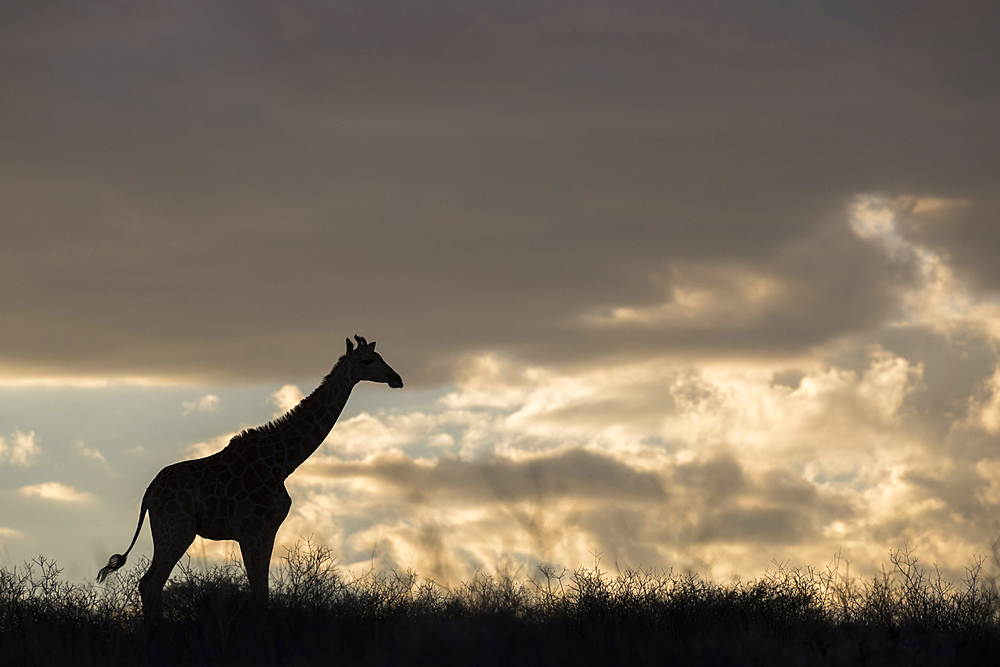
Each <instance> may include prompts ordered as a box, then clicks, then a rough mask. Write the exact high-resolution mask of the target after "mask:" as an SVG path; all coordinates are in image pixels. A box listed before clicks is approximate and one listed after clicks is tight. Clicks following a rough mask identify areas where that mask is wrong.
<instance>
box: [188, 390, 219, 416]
mask: <svg viewBox="0 0 1000 667" xmlns="http://www.w3.org/2000/svg"><path fill="white" fill-rule="evenodd" d="M181 405H183V406H184V411H183V412H182V413H181V414H183V415H189V414H191V413H192V412H215V411H216V410H218V408H219V397H218V396H216V395H215V394H205V395H204V396H202V397H201V398H199V399H198V400H197V401H183V402H182V403H181Z"/></svg>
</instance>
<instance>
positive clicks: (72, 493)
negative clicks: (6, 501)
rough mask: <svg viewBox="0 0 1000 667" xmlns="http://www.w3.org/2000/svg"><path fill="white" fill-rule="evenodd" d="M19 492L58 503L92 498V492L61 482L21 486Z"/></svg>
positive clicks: (84, 500)
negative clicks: (78, 489) (79, 489)
mask: <svg viewBox="0 0 1000 667" xmlns="http://www.w3.org/2000/svg"><path fill="white" fill-rule="evenodd" d="M20 493H21V495H23V496H25V497H27V498H42V499H44V500H54V501H56V502H60V503H84V502H87V501H89V500H90V499H91V498H93V494H91V493H88V492H86V491H77V490H76V489H74V488H73V487H72V486H68V485H66V484H63V483H61V482H42V483H41V484H31V485H28V486H22V487H21V489H20Z"/></svg>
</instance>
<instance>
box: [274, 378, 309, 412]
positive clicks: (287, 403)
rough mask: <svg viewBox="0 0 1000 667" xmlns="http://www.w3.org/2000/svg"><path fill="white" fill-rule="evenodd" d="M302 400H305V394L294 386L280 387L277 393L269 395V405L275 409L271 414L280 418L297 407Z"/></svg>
mask: <svg viewBox="0 0 1000 667" xmlns="http://www.w3.org/2000/svg"><path fill="white" fill-rule="evenodd" d="M303 398H305V394H303V393H302V390H301V389H299V388H298V387H297V386H295V385H294V384H285V385H282V386H281V388H280V389H279V390H278V391H276V392H274V393H273V394H271V403H272V404H273V405H274V407H275V411H274V412H273V413H272V414H273V415H274V416H275V417H280V416H281V415H283V414H285V413H286V412H288V411H289V410H291V409H292V408H294V407H295V406H296V405H298V404H299V401H301V400H302V399H303Z"/></svg>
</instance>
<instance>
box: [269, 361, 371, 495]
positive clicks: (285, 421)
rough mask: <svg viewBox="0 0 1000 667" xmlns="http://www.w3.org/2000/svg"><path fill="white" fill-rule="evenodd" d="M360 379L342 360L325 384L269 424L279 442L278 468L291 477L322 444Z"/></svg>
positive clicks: (285, 475) (272, 436) (273, 435)
mask: <svg viewBox="0 0 1000 667" xmlns="http://www.w3.org/2000/svg"><path fill="white" fill-rule="evenodd" d="M355 384H357V380H354V379H353V378H352V377H351V374H350V370H349V367H348V365H347V363H346V362H345V360H344V359H343V358H341V359H340V361H338V362H337V365H336V366H334V367H333V370H332V371H330V373H329V375H327V376H326V377H325V378H324V379H323V382H321V383H320V385H319V386H318V387H317V388H316V389H315V390H314V391H313V392H312V393H311V394H309V395H308V396H306V397H305V398H304V399H302V401H301V402H300V403H299V404H298V405H297V406H295V407H294V408H293V409H292V411H291V412H289V413H288V414H286V415H285V416H284V417H282V418H280V419H278V420H277V421H276V422H274V423H273V424H271V425H270V428H268V429H267V430H268V431H269V432H268V433H267V435H270V436H271V438H273V440H274V441H275V443H276V446H277V447H276V450H277V451H276V453H277V456H276V457H275V458H276V460H275V469H276V471H277V472H279V473H280V474H281V475H282V477H288V475H290V474H292V472H293V471H294V470H295V469H296V468H298V467H299V466H300V465H302V463H303V462H304V461H305V460H306V459H307V458H309V457H310V456H311V455H312V453H313V452H315V451H316V449H318V448H319V446H320V445H321V444H323V440H325V439H326V436H328V435H329V434H330V431H331V430H332V429H333V425H334V424H336V423H337V419H338V418H339V417H340V413H341V412H342V411H343V410H344V405H345V404H346V403H347V399H348V398H349V397H350V395H351V390H352V389H354V385H355Z"/></svg>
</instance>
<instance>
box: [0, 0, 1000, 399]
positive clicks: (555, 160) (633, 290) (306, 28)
mask: <svg viewBox="0 0 1000 667" xmlns="http://www.w3.org/2000/svg"><path fill="white" fill-rule="evenodd" d="M389 6H390V7H391V9H389V10H386V9H384V8H383V9H380V10H378V11H376V10H375V9H371V8H362V9H357V10H352V11H351V12H350V16H349V17H348V16H346V15H345V14H344V13H343V11H344V10H343V9H342V8H338V7H336V6H333V5H330V6H322V7H319V6H314V5H312V4H310V3H301V2H292V3H288V4H287V6H285V7H283V10H282V14H281V16H280V17H279V18H277V19H275V18H274V17H271V16H268V17H266V18H265V17H263V16H256V15H253V14H252V13H251V14H246V15H244V14H240V13H239V12H235V11H230V10H229V9H225V8H222V9H217V10H211V11H209V10H207V9H205V8H203V7H195V6H193V5H184V6H183V7H173V8H167V9H164V8H155V9H154V8H150V9H145V10H141V11H139V12H138V13H137V14H136V15H134V16H129V17H127V18H124V19H123V18H121V17H119V16H118V15H117V14H116V12H115V10H114V9H113V8H112V6H111V5H108V4H104V3H96V4H95V5H94V9H93V12H94V13H93V14H92V15H91V14H88V15H87V16H83V15H74V14H59V15H58V18H53V15H52V14H51V12H45V11H44V10H42V9H33V8H32V9H25V10H23V12H20V13H19V14H18V16H17V17H12V18H11V20H10V21H5V24H4V26H3V28H2V31H3V33H2V37H3V43H4V44H5V45H8V46H7V48H8V49H9V50H10V51H11V52H12V53H14V54H20V56H19V57H16V58H12V59H11V62H12V63H15V65H12V67H14V70H12V71H13V74H12V77H11V83H10V85H9V86H8V87H7V90H6V91H5V92H6V94H7V96H8V98H9V99H11V100H12V103H11V104H10V105H8V106H7V107H5V110H4V112H3V113H4V115H3V117H2V118H0V121H2V122H0V128H2V129H0V133H2V136H0V139H2V141H3V143H4V145H5V146H9V147H10V149H9V150H8V151H6V152H5V157H4V159H3V160H2V161H0V173H2V174H3V175H4V177H5V178H4V182H5V184H6V185H5V186H4V188H2V189H0V202H2V205H3V207H4V210H6V211H8V212H9V213H8V215H9V217H10V218H11V219H13V220H17V221H18V222H19V223H20V224H18V225H16V228H17V229H16V233H15V234H14V235H13V236H10V238H8V239H7V240H6V243H5V244H4V249H3V250H2V251H0V253H2V255H0V266H2V267H3V271H4V273H3V275H2V276H0V277H2V278H3V279H5V280H6V281H9V282H10V283H11V284H14V282H17V284H19V285H20V284H22V283H23V289H19V290H12V291H10V292H9V293H5V295H4V297H3V298H4V301H3V303H2V304H0V305H2V308H0V310H2V312H4V313H6V314H7V315H6V319H5V320H4V322H3V326H4V333H5V345H4V355H3V359H0V369H2V371H3V375H5V376H7V377H10V378H17V377H35V378H37V377H74V376H79V377H87V376H90V377H108V376H112V377H124V376H129V377H146V378H160V379H169V380H171V381H175V382H177V381H183V380H192V379H195V380H204V379H207V378H211V379H213V380H218V381H224V382H246V381H248V380H267V381H273V380H275V379H277V380H279V381H282V382H284V381H287V380H288V378H289V377H292V378H298V377H305V376H310V377H312V376H315V375H317V374H320V373H322V372H323V371H325V370H326V369H327V368H328V367H329V366H330V365H332V362H333V360H334V359H336V357H337V356H339V353H340V351H341V349H340V341H341V340H342V338H343V336H344V335H347V334H350V333H354V331H355V329H356V328H357V327H358V326H359V325H360V324H363V325H364V327H365V330H364V331H358V333H363V334H365V335H367V336H369V337H370V338H374V337H376V335H377V336H378V337H379V338H380V340H381V341H382V343H383V344H384V345H385V348H386V351H387V354H388V355H389V359H390V362H391V363H393V364H395V365H397V366H400V367H401V369H402V370H401V372H403V375H404V376H406V377H407V384H408V386H417V385H423V386H431V385H436V384H438V383H441V382H444V381H447V380H449V379H451V374H452V371H453V370H454V369H455V366H456V365H457V364H458V363H460V361H461V360H462V359H463V358H465V357H467V356H470V355H472V356H474V355H477V354H480V353H482V352H484V351H495V352H499V353H500V354H502V355H505V356H510V357H516V358H518V359H520V360H523V361H526V362H528V363H531V364H533V365H542V366H551V365H554V364H556V363H568V364H579V363H590V362H594V361H596V360H599V359H605V358H607V357H608V356H609V355H611V354H625V353H628V354H632V355H634V356H635V357H641V356H643V355H646V354H655V355H661V354H669V353H679V354H684V353H686V354H692V355H698V356H702V357H706V356H713V357H724V356H732V355H741V354H785V353H790V352H804V351H806V350H808V349H810V348H811V347H812V346H815V345H820V344H824V343H828V342H830V341H831V340H835V339H837V338H838V337H840V336H842V335H849V334H851V333H856V332H858V331H861V330H866V329H867V328H870V327H871V326H873V325H875V324H877V322H879V321H881V320H882V319H883V318H884V317H885V316H886V315H887V312H888V310H889V309H890V308H892V307H893V306H894V304H895V302H894V301H893V298H892V295H893V291H894V290H895V289H897V288H899V287H901V286H902V287H905V283H906V281H907V280H909V279H910V278H912V276H908V275H903V274H902V273H900V272H898V271H895V269H894V267H893V262H892V261H891V260H890V259H889V258H887V257H884V256H882V254H881V253H880V252H878V250H877V249H876V248H874V247H872V246H871V245H870V244H868V243H866V242H865V240H864V239H862V238H858V237H857V236H856V235H854V234H852V233H851V232H850V231H849V229H847V228H846V227H845V226H844V225H843V224H842V222H843V216H844V207H845V204H847V203H849V202H850V201H851V199H852V198H853V197H854V196H856V195H857V194H858V193H866V192H888V193H905V194H907V195H908V196H910V197H911V198H912V199H913V200H914V201H917V200H919V201H920V202H922V203H921V204H920V205H918V206H915V207H914V208H913V211H912V216H913V217H914V218H915V219H916V218H920V220H921V222H920V223H919V224H916V225H915V227H914V228H915V229H917V228H919V230H920V233H921V234H923V235H924V236H925V238H927V239H928V243H927V246H928V247H929V248H937V247H941V248H946V249H948V250H949V251H950V252H951V253H952V255H953V256H955V257H961V258H962V259H963V261H962V262H960V264H963V265H965V266H967V267H968V268H969V270H970V271H972V270H974V273H975V276H976V278H977V280H978V281H980V282H983V284H985V282H984V281H989V280H992V281H993V282H994V283H995V282H996V275H998V274H997V273H996V272H995V271H993V272H992V273H991V271H992V270H991V269H990V258H991V257H992V256H994V255H995V252H994V250H995V249H996V246H997V243H996V241H997V235H996V234H995V233H994V232H991V231H990V230H991V229H992V227H993V226H992V225H990V224H988V223H989V221H990V220H991V219H992V217H991V216H992V213H993V212H995V211H996V210H997V202H998V201H1000V199H998V193H997V190H996V185H995V184H996V183H997V182H998V179H997V168H998V165H997V163H996V160H995V154H996V153H997V151H996V150H994V145H993V144H994V143H995V139H996V133H995V129H994V127H993V124H991V123H990V120H989V119H990V114H989V113H988V111H985V110H988V109H989V106H988V105H989V104H990V99H991V97H990V95H991V94H992V93H991V92H990V91H991V90H992V84H990V83H984V82H990V81H992V79H991V78H990V72H991V71H992V69H991V68H992V67H993V66H994V64H995V58H996V56H994V55H993V52H992V50H991V49H989V48H988V47H989V45H990V44H992V38H993V36H992V34H991V33H990V32H989V29H988V26H990V25H994V24H995V20H996V18H997V17H996V15H995V12H996V10H995V9H992V8H989V9H987V8H985V5H983V4H982V3H980V4H979V5H978V6H976V7H974V8H973V7H963V8H962V9H961V10H956V9H954V8H953V6H952V5H948V6H946V5H944V4H939V5H935V4H930V5H925V6H922V7H921V9H920V10H919V11H915V12H911V13H908V14H907V15H906V16H900V15H899V12H897V11H892V10H890V9H888V8H887V7H888V5H885V6H883V5H882V4H880V3H876V4H874V5H870V7H868V8H866V9H865V11H864V12H860V13H859V17H857V18H855V19H852V20H847V19H845V18H844V17H842V16H840V15H839V14H838V12H837V11H828V10H826V9H823V8H817V7H816V6H815V5H812V4H809V3H802V4H800V5H798V6H796V7H794V8H792V9H787V10H782V11H780V12H779V11H776V10H774V9H773V8H770V7H765V6H761V7H755V8H753V9H750V10H748V9H747V8H745V7H741V8H739V9H737V8H735V7H720V8H713V9H708V8H702V7H692V8H688V9H685V10H683V11H682V10H678V9H677V8H672V7H667V6H664V7H658V6H657V7H654V6H653V5H650V4H647V5H631V6H629V7H625V8H622V7H615V8H614V9H612V8H611V5H610V4H602V3H597V4H594V5H591V6H588V7H587V8H581V7H578V6H576V5H572V4H571V3H566V2H549V3H544V6H539V7H535V8H532V10H531V11H530V12H527V10H525V9H523V8H518V7H515V6H496V7H486V6H480V5H476V6H475V7H474V8H472V7H471V6H470V7H458V6H451V5H441V6H435V7H422V8H421V9H420V10H419V11H416V10H414V9H413V8H412V7H411V6H409V5H406V4H405V3H390V5H389ZM526 12H527V13H526ZM387 16H392V17H394V19H393V21H389V22H387V21H386V17H387ZM400 17H405V18H404V19H402V20H400ZM398 25H405V26H406V30H405V31H400V29H399V28H398ZM348 26H349V28H348ZM483 26H490V28H489V30H485V29H483ZM942 26H948V28H947V29H944V28H942ZM302 34H307V35H308V39H304V38H300V37H296V35H302ZM885 34H893V35H896V36H897V38H896V39H894V40H891V41H887V40H885V39H884V38H883V37H882V36H883V35H885ZM53 35H60V36H66V37H65V39H63V38H60V39H56V38H54V37H53ZM70 35H72V36H73V37H72V38H70V37H69V36H70ZM790 35H793V36H794V38H789V36H790ZM957 35H961V39H958V38H957V37H954V36H957ZM98 36H100V38H98ZM351 44H364V45H365V48H364V49H352V48H350V47H349V45H351ZM248 50H249V51H250V52H253V53H256V54H259V55H260V56H261V57H260V58H250V59H248V58H244V57H242V55H243V54H245V53H246V52H248ZM362 53H363V54H364V55H363V57H362V56H361V55H359V54H362ZM984 53H985V54H989V55H984ZM41 62H47V63H50V64H51V67H48V68H46V69H45V70H44V71H42V70H40V69H39V65H38V63H41ZM262 62H266V63H268V66H267V67H261V66H259V63H262ZM901 63H902V64H901ZM901 68H902V69H901ZM154 70H155V72H156V73H157V74H156V75H154V74H151V73H152V72H154ZM163 72H166V73H168V74H169V75H164V76H160V75H159V73H163ZM581 72H586V73H587V74H586V75H581ZM196 73H197V74H196ZM942 82H948V83H947V84H943V83H942ZM334 91H335V92H334ZM164 100H169V103H168V104H164V103H163V101H164ZM149 109H155V112H149ZM112 110H114V111H112ZM927 110H933V111H932V112H931V111H927ZM81 128H86V129H87V131H81ZM136 137H141V138H142V139H141V141H139V140H137V139H136ZM928 137H932V138H933V139H927V138H928ZM248 138H250V139H249V140H248ZM150 155H154V156H155V159H153V160H150V158H149V156H150ZM192 165H197V168H192ZM939 201H940V202H967V205H966V206H965V208H966V210H967V212H966V213H962V214H958V213H954V212H952V213H943V212H942V211H940V210H938V209H935V208H934V207H933V206H932V203H934V202H939ZM935 216H936V217H937V218H938V219H955V220H958V221H959V222H958V224H955V225H951V226H949V225H948V224H940V225H936V224H934V222H933V219H935ZM67 220H72V222H73V224H72V225H67V223H66V221H67ZM278 222H280V225H279V224H277V223H278ZM79 248H83V249H84V250H83V251H78V252H74V249H79ZM966 258H967V261H966ZM31 270H35V271H37V272H38V273H40V274H41V275H43V276H46V277H43V278H42V279H40V280H37V281H29V282H28V283H24V282H23V279H21V278H19V276H24V275H28V274H29V271H31ZM991 276H992V277H991ZM18 281H19V282H18ZM901 283H902V285H901ZM236 304H238V306H237V305H236ZM276 304H280V310H281V317H275V316H274V315H275V310H274V309H275V307H276ZM165 313H166V314H167V315H168V316H167V317H166V318H165V317H164V314H165ZM164 319H166V320H167V321H168V322H169V324H166V325H165V324H164ZM42 331H44V332H49V335H46V336H40V335H39V332H42ZM51 332H63V333H57V334H55V335H52V333H51ZM404 371H405V372H404ZM414 383H416V384H414Z"/></svg>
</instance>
